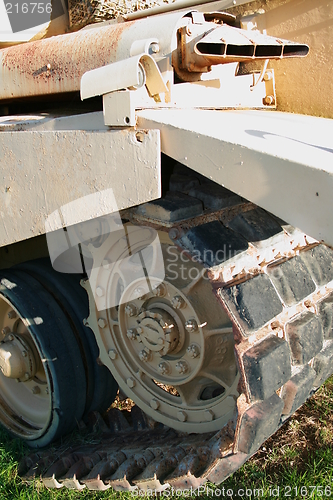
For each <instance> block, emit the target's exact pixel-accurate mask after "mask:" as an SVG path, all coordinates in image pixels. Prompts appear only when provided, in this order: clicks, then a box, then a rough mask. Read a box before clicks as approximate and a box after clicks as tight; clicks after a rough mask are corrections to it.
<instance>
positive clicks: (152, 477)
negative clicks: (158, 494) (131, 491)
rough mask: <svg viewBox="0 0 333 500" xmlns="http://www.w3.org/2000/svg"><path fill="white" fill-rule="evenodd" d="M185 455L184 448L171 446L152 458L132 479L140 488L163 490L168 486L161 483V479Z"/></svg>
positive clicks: (173, 468) (144, 489)
mask: <svg viewBox="0 0 333 500" xmlns="http://www.w3.org/2000/svg"><path fill="white" fill-rule="evenodd" d="M184 457H185V450H184V448H182V447H181V446H178V447H175V448H172V449H171V450H169V451H167V452H164V453H163V454H162V456H159V457H158V458H156V459H155V460H153V461H152V462H151V463H150V464H149V465H148V467H146V469H145V470H144V471H143V472H142V473H141V474H140V475H139V476H138V477H137V478H136V479H134V480H133V483H134V484H136V485H137V486H138V487H139V488H140V489H141V490H143V491H147V490H154V491H163V490H165V489H166V488H168V486H169V483H164V484H163V483H161V481H162V480H163V479H164V478H165V477H166V476H167V475H168V474H170V473H171V472H172V471H173V470H175V468H176V467H177V464H178V463H179V461H180V460H182V459H183V458H184Z"/></svg>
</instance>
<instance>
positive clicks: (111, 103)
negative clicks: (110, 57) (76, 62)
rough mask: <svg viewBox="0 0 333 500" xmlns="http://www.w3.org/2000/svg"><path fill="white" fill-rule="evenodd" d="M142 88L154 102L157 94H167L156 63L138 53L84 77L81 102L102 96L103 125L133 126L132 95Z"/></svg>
mask: <svg viewBox="0 0 333 500" xmlns="http://www.w3.org/2000/svg"><path fill="white" fill-rule="evenodd" d="M144 85H145V86H146V89H147V92H148V94H149V97H152V98H154V99H155V100H159V94H162V93H166V92H168V88H167V86H166V84H165V83H164V80H163V77H162V75H161V72H160V70H159V68H158V66H157V64H156V62H155V60H154V59H153V58H152V57H151V56H150V55H149V54H145V53H144V54H142V53H141V54H138V55H136V56H133V57H130V58H128V59H124V60H123V61H119V62H116V63H113V64H108V65H107V66H103V67H102V68H97V69H94V70H92V71H88V72H86V73H84V75H83V76H82V79H81V99H82V100H84V99H89V98H90V97H95V96H100V95H102V96H103V112H104V121H105V125H109V126H116V127H119V126H123V127H124V126H125V127H126V126H127V127H128V126H134V125H135V100H134V99H133V92H134V91H135V90H137V89H139V88H141V87H143V86H144Z"/></svg>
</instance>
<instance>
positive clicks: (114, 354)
mask: <svg viewBox="0 0 333 500" xmlns="http://www.w3.org/2000/svg"><path fill="white" fill-rule="evenodd" d="M108 355H109V358H110V359H117V357H118V353H117V351H115V350H114V349H110V350H109V352H108Z"/></svg>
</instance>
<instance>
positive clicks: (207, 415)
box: [204, 410, 215, 422]
mask: <svg viewBox="0 0 333 500" xmlns="http://www.w3.org/2000/svg"><path fill="white" fill-rule="evenodd" d="M204 414H205V420H206V421H207V422H212V420H214V417H215V415H214V412H213V411H212V410H205V412H204Z"/></svg>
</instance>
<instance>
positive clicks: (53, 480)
mask: <svg viewBox="0 0 333 500" xmlns="http://www.w3.org/2000/svg"><path fill="white" fill-rule="evenodd" d="M76 461H77V457H76V456H75V455H74V454H73V453H72V454H70V455H67V456H65V457H62V458H60V459H59V460H57V461H56V462H55V463H54V464H53V465H52V466H51V467H50V468H49V469H48V470H47V472H46V473H45V474H44V475H43V479H42V480H43V483H44V485H45V486H47V487H48V488H62V487H63V484H62V482H60V481H59V480H58V479H60V478H61V477H62V476H64V475H65V474H66V473H67V472H68V471H69V469H70V468H71V467H72V466H73V465H74V464H75V462H76Z"/></svg>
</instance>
